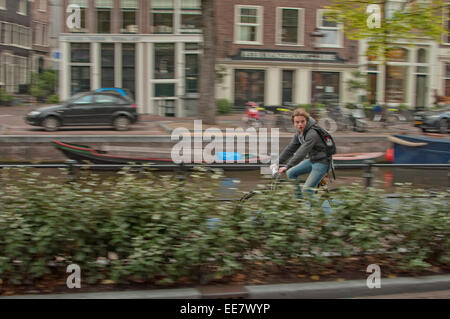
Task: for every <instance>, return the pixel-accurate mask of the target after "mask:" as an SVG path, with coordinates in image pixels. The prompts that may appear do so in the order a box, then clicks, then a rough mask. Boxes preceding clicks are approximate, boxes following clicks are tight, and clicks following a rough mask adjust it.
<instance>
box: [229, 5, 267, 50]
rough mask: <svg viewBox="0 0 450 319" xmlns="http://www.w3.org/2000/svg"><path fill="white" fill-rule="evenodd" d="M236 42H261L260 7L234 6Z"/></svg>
mask: <svg viewBox="0 0 450 319" xmlns="http://www.w3.org/2000/svg"><path fill="white" fill-rule="evenodd" d="M235 14H236V33H235V34H236V37H237V39H236V42H238V43H255V44H260V43H261V42H262V36H261V34H262V23H261V22H262V7H243V6H236V13H235Z"/></svg>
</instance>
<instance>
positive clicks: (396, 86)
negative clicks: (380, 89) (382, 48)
mask: <svg viewBox="0 0 450 319" xmlns="http://www.w3.org/2000/svg"><path fill="white" fill-rule="evenodd" d="M406 71H407V67H405V66H393V65H387V66H386V89H385V97H384V100H385V101H386V102H387V103H405V88H406V78H407V72H406Z"/></svg>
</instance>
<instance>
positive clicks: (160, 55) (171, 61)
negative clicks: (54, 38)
mask: <svg viewBox="0 0 450 319" xmlns="http://www.w3.org/2000/svg"><path fill="white" fill-rule="evenodd" d="M174 78H175V44H173V43H155V79H174Z"/></svg>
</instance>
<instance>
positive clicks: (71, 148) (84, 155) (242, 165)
mask: <svg viewBox="0 0 450 319" xmlns="http://www.w3.org/2000/svg"><path fill="white" fill-rule="evenodd" d="M52 143H53V144H54V145H55V147H56V148H57V149H58V150H59V151H61V152H62V153H63V154H64V155H65V156H66V157H67V158H69V159H72V160H75V161H76V162H77V163H79V164H96V165H102V164H106V165H111V164H116V165H123V164H138V165H148V166H152V165H153V166H154V167H155V168H156V169H158V170H169V171H171V170H174V168H175V167H174V165H175V164H176V163H174V162H173V161H172V160H171V159H168V158H139V157H126V156H116V155H111V154H109V153H108V152H105V151H101V150H96V149H93V148H91V147H89V146H85V145H76V144H69V143H64V142H61V141H58V140H54V141H52ZM261 159H262V158H259V157H256V158H255V157H250V158H246V159H245V160H244V161H243V162H238V161H235V162H231V163H227V162H225V161H224V162H222V163H220V162H216V163H211V164H208V163H192V164H190V163H187V164H184V166H185V167H187V168H194V167H195V166H207V167H211V168H219V169H223V170H257V169H260V168H261V164H263V163H262V162H261ZM268 164H269V163H266V165H268ZM164 166H167V167H164ZM95 169H101V170H119V169H120V167H117V168H115V167H108V166H103V167H102V166H97V167H95Z"/></svg>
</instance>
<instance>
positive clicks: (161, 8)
mask: <svg viewBox="0 0 450 319" xmlns="http://www.w3.org/2000/svg"><path fill="white" fill-rule="evenodd" d="M151 3H152V11H151V14H152V19H151V21H153V28H152V29H153V33H172V32H173V15H174V10H173V9H174V8H173V0H152V1H151Z"/></svg>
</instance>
